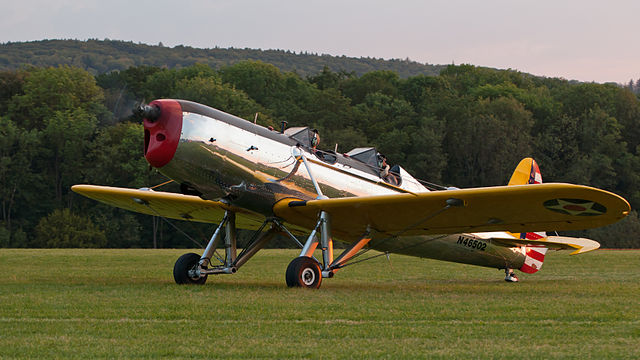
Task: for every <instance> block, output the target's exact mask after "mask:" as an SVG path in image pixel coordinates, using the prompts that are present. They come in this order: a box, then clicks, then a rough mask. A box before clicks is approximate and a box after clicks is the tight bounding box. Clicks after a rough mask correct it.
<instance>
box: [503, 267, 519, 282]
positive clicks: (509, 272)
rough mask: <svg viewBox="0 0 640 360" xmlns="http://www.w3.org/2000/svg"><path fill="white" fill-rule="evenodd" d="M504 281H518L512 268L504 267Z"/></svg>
mask: <svg viewBox="0 0 640 360" xmlns="http://www.w3.org/2000/svg"><path fill="white" fill-rule="evenodd" d="M504 274H505V276H504V281H506V282H518V277H517V276H516V273H514V272H513V269H509V268H506V269H504Z"/></svg>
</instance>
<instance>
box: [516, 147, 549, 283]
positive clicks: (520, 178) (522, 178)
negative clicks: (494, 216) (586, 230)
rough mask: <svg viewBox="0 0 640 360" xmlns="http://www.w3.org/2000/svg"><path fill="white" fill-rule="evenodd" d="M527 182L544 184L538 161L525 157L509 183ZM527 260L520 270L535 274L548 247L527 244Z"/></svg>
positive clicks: (534, 237)
mask: <svg viewBox="0 0 640 360" xmlns="http://www.w3.org/2000/svg"><path fill="white" fill-rule="evenodd" d="M527 184H542V174H541V173H540V168H539V167H538V163H536V161H535V160H533V159H532V158H525V159H522V161H520V163H519V164H518V166H517V167H516V170H515V171H514V172H513V175H511V179H510V180H509V185H527ZM512 235H513V236H514V237H518V238H520V239H531V240H537V239H541V238H543V237H546V236H547V234H546V233H545V232H535V233H533V232H529V233H520V234H512ZM524 251H525V260H524V265H522V267H521V268H520V271H522V272H524V273H527V274H533V273H535V272H536V271H538V270H540V268H541V267H542V263H543V262H544V255H545V254H546V253H547V248H546V247H538V246H535V247H534V246H525V247H524Z"/></svg>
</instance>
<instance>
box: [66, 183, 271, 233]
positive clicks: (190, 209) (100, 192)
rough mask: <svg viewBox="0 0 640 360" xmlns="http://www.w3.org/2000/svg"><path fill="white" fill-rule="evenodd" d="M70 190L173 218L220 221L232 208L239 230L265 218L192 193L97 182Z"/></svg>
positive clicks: (96, 198)
mask: <svg viewBox="0 0 640 360" xmlns="http://www.w3.org/2000/svg"><path fill="white" fill-rule="evenodd" d="M71 190H73V191H74V192H76V193H78V194H81V195H84V196H86V197H88V198H91V199H94V200H97V201H100V202H103V203H105V204H108V205H111V206H115V207H119V208H122V209H126V210H130V211H135V212H139V213H142V214H147V215H155V216H162V217H166V218H171V219H178V220H188V221H197V222H205V223H218V222H219V221H220V220H221V219H222V217H223V216H224V213H225V211H227V210H231V211H233V212H235V213H236V226H237V227H238V228H240V229H250V230H255V229H258V228H259V227H260V226H261V225H262V222H263V221H264V217H263V216H261V215H259V214H255V213H252V212H250V211H247V210H245V209H241V208H237V207H234V206H229V205H227V204H225V203H222V202H220V201H210V200H203V199H201V198H199V197H197V196H191V195H182V194H175V193H168V192H160V191H150V190H138V189H127V188H118V187H110V186H96V185H74V186H72V187H71Z"/></svg>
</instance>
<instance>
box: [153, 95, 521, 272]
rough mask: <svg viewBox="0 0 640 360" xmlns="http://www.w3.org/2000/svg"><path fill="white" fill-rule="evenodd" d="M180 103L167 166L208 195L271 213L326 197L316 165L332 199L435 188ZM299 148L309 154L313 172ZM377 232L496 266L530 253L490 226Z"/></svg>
mask: <svg viewBox="0 0 640 360" xmlns="http://www.w3.org/2000/svg"><path fill="white" fill-rule="evenodd" d="M178 102H179V103H180V105H181V107H182V129H181V133H180V140H179V144H178V146H177V149H176V151H175V155H174V156H173V158H172V159H171V161H170V162H168V163H167V164H166V165H164V166H162V167H160V168H159V171H160V172H161V173H163V174H164V175H166V176H168V177H170V178H171V179H174V180H175V181H177V182H178V183H181V184H185V185H186V186H188V187H189V188H191V189H195V190H196V191H197V192H199V193H200V196H201V197H202V198H205V199H210V200H218V199H223V200H224V201H226V202H228V203H230V204H231V205H234V206H238V207H242V208H245V209H248V210H251V211H253V212H255V213H259V214H262V215H264V216H265V217H269V216H273V210H272V209H273V205H274V204H275V203H276V202H278V201H279V200H282V199H285V198H296V199H301V200H310V199H315V198H317V197H318V194H317V192H316V190H315V188H314V186H313V183H312V181H311V177H310V175H309V172H311V173H312V174H313V177H314V178H315V180H316V181H317V183H318V184H319V186H320V189H321V190H322V193H323V194H324V195H325V196H327V197H329V198H335V197H354V196H371V195H383V194H394V193H402V192H413V193H416V192H426V191H429V190H427V189H426V188H425V187H424V186H422V185H421V184H420V183H419V182H418V181H417V180H415V179H414V178H413V177H412V176H411V175H410V174H408V173H407V172H406V171H404V170H403V169H401V168H400V169H399V171H398V172H399V174H400V176H401V182H400V184H399V185H398V186H393V185H390V184H388V183H387V182H385V181H383V180H382V178H381V177H380V169H379V168H377V167H375V166H371V164H365V163H363V162H361V161H358V160H356V159H353V158H350V157H346V156H344V155H342V154H336V153H333V152H319V151H318V152H314V151H313V150H312V149H311V148H310V147H309V146H308V144H300V142H299V141H298V140H296V139H294V138H291V137H289V136H287V135H285V134H282V133H280V132H277V131H273V130H270V129H267V128H264V127H262V126H259V125H256V124H254V123H251V122H249V121H246V120H244V119H241V118H238V117H235V116H233V115H230V114H227V113H224V112H222V111H219V110H215V109H212V108H209V107H206V106H203V105H200V104H196V103H192V102H188V101H178ZM294 151H302V152H303V153H304V154H305V157H306V158H307V159H308V160H309V161H308V165H309V171H308V170H307V168H306V167H305V166H304V165H303V164H301V162H300V161H299V159H297V158H296V157H295V156H294V155H293V153H294ZM445 191H446V190H445ZM373 236H374V237H373V239H372V241H371V242H370V243H369V246H370V247H372V248H374V249H377V250H381V251H389V252H394V253H401V254H406V255H411V256H419V257H426V258H433V259H439V260H445V261H453V262H460V263H466V264H474V265H480V266H487V267H495V268H505V267H509V268H519V267H520V266H522V264H523V263H524V259H525V255H524V253H523V251H522V249H520V248H508V247H504V246H496V245H493V244H492V243H490V242H489V241H486V240H483V239H487V238H488V237H490V236H489V235H487V234H483V233H478V234H456V235H442V236H398V237H393V238H385V237H384V236H382V235H381V234H373ZM336 240H341V241H344V242H351V241H353V240H355V239H336Z"/></svg>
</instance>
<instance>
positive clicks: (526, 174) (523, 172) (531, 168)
mask: <svg viewBox="0 0 640 360" xmlns="http://www.w3.org/2000/svg"><path fill="white" fill-rule="evenodd" d="M526 184H542V174H540V168H539V167H538V163H536V161H535V160H533V159H532V158H524V159H522V160H521V161H520V163H519V164H518V167H516V170H515V171H514V172H513V175H511V180H509V185H526Z"/></svg>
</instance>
